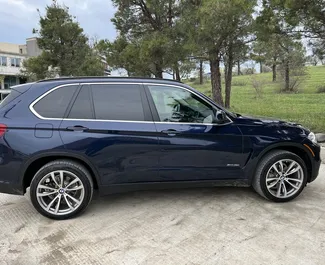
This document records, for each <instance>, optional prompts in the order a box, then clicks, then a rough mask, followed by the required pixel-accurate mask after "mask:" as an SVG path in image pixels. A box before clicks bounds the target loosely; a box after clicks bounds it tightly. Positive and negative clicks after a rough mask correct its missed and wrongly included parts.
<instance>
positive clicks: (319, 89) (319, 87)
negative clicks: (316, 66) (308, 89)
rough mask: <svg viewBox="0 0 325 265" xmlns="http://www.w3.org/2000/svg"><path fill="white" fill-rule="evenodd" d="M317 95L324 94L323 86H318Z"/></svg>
mask: <svg viewBox="0 0 325 265" xmlns="http://www.w3.org/2000/svg"><path fill="white" fill-rule="evenodd" d="M317 93H325V85H320V86H318V87H317Z"/></svg>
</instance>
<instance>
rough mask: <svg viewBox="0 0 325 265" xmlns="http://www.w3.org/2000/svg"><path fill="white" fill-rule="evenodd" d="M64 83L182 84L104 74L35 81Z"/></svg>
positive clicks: (164, 80)
mask: <svg viewBox="0 0 325 265" xmlns="http://www.w3.org/2000/svg"><path fill="white" fill-rule="evenodd" d="M48 82H51V83H54V82H59V83H66V82H75V83H84V82H87V83H88V82H89V83H95V82H126V83H162V84H168V83H169V84H173V83H174V84H175V83H176V84H183V83H182V82H180V81H176V80H172V79H159V78H144V77H115V76H114V77H111V76H109V77H106V76H82V77H60V78H53V79H44V80H40V81H38V82H37V83H48Z"/></svg>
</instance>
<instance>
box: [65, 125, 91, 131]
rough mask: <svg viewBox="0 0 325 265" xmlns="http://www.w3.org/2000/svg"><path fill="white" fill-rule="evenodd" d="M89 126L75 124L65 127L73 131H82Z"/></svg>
mask: <svg viewBox="0 0 325 265" xmlns="http://www.w3.org/2000/svg"><path fill="white" fill-rule="evenodd" d="M88 129H89V128H87V127H84V126H81V125H75V126H69V127H67V130H68V131H75V132H83V131H86V130H88Z"/></svg>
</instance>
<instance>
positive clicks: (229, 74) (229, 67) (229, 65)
mask: <svg viewBox="0 0 325 265" xmlns="http://www.w3.org/2000/svg"><path fill="white" fill-rule="evenodd" d="M233 64H234V60H233V51H232V46H231V45H230V46H229V50H228V58H227V64H226V65H225V69H226V70H225V87H226V99H225V107H226V108H230V96H231V82H232V67H233Z"/></svg>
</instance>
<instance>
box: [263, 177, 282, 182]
mask: <svg viewBox="0 0 325 265" xmlns="http://www.w3.org/2000/svg"><path fill="white" fill-rule="evenodd" d="M278 179H279V178H267V179H266V182H270V181H273V180H278Z"/></svg>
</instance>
